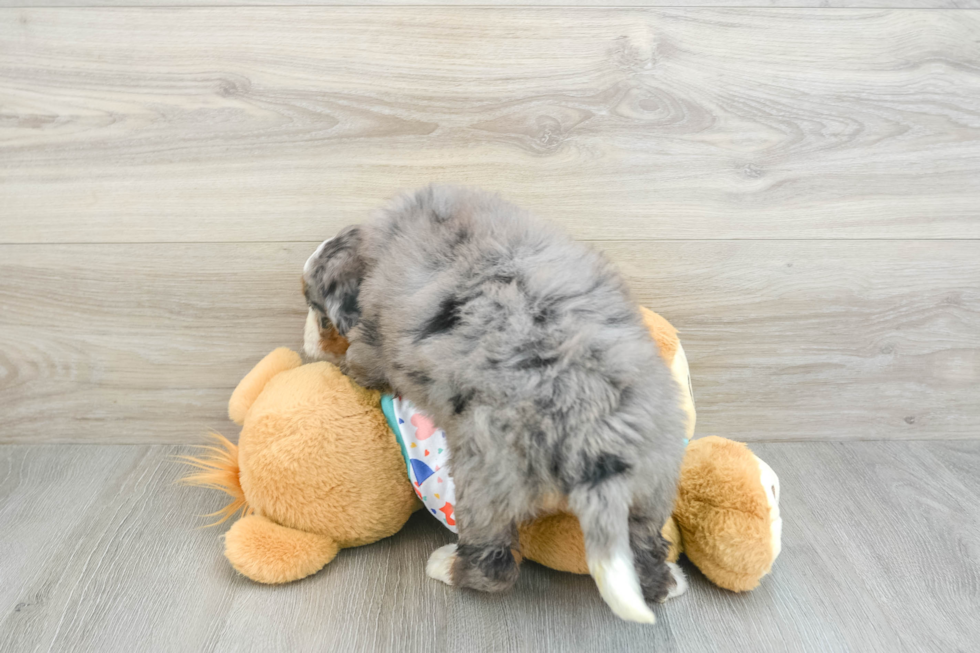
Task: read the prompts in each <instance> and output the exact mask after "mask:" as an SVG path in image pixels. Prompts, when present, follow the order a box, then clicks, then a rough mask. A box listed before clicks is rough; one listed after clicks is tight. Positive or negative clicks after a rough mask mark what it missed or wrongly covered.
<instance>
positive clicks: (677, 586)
mask: <svg viewBox="0 0 980 653" xmlns="http://www.w3.org/2000/svg"><path fill="white" fill-rule="evenodd" d="M664 512H665V511H664V510H663V508H662V507H659V506H657V505H656V504H655V503H654V502H653V501H651V500H649V499H638V500H634V503H633V507H632V508H631V509H630V516H629V532H630V548H631V549H632V551H633V560H634V562H635V564H636V571H637V574H638V575H639V577H640V587H641V588H642V589H643V596H644V598H645V599H646V600H647V601H656V602H657V603H663V602H664V601H666V600H667V599H670V598H674V597H675V596H680V595H681V594H683V593H684V592H685V591H686V590H687V579H686V578H685V576H684V572H683V571H681V568H680V567H679V566H678V565H677V564H675V563H670V562H667V561H666V559H667V551H668V549H669V543H668V542H667V540H665V539H664V537H663V535H661V530H662V529H663V524H664V522H665V521H666V519H667V517H666V515H665V514H663V513H664Z"/></svg>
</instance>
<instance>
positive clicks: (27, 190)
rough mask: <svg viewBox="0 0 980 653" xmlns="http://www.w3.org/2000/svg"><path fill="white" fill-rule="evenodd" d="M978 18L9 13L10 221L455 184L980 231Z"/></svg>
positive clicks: (19, 235)
mask: <svg viewBox="0 0 980 653" xmlns="http://www.w3.org/2000/svg"><path fill="white" fill-rule="evenodd" d="M168 4H169V3H168ZM978 32H980V13H978V12H971V11H909V10H901V9H896V10H865V9H856V10H846V9H842V10H833V11H828V10H825V9H800V10H767V9H743V10H734V9H733V10H722V9H696V10H695V9H691V10H685V9H658V10H635V9H616V8H607V9H574V8H560V9H558V8H556V9H546V8H538V9H533V8H527V9H519V8H510V9H507V8H499V9H489V8H479V9H474V8H458V9H453V8H445V7H443V8H433V7H415V8H411V7H405V8H398V7H388V8H385V9H384V10H381V9H379V8H370V7H365V8H356V7H354V8H351V7H332V8H331V7H319V8H318V7H289V8H274V7H269V8H261V7H252V8H248V7H236V8H198V9H181V8H174V7H167V8H161V9H141V8H129V9H85V10H71V9H36V10H33V9H7V10H0V44H2V45H0V107H2V109H0V182H2V185H0V210H2V219H0V242H6V243H14V242H20V243H34V242H51V243H54V242H95V243H97V242H151V241H153V242H171V241H182V242H202V241H227V240H239V241H292V240H297V241H300V240H304V241H305V240H314V239H317V238H319V237H320V236H321V234H323V233H330V232H332V230H334V229H336V228H338V227H339V226H341V225H343V224H347V223H350V222H356V221H360V220H361V219H363V217H364V215H365V214H366V212H367V211H368V210H369V209H370V208H372V207H374V206H375V205H376V204H377V203H379V202H380V201H382V200H383V199H384V198H385V197H387V196H389V195H390V194H391V193H392V192H394V190H396V189H399V188H405V187H413V186H416V185H419V184H422V183H426V182H428V181H431V180H434V179H436V180H445V181H455V182H463V183H470V184H477V185H481V186H485V187H490V188H497V189H501V190H505V191H506V193H507V195H508V196H509V197H511V198H512V199H514V200H516V201H518V202H520V203H522V204H524V205H526V206H528V207H529V208H531V209H533V210H535V211H537V212H539V213H541V214H542V215H544V216H545V217H548V218H551V219H554V220H556V221H559V222H561V223H562V224H564V225H565V226H567V227H568V228H569V229H570V230H571V231H572V232H573V233H574V234H575V235H576V236H577V237H579V238H583V239H595V240H602V239H651V238H765V239H768V238H787V237H789V238H962V237H972V238H977V237H980V213H978V210H980V209H978V206H980V110H978V107H980V41H978V40H977V39H976V34H977V33H978Z"/></svg>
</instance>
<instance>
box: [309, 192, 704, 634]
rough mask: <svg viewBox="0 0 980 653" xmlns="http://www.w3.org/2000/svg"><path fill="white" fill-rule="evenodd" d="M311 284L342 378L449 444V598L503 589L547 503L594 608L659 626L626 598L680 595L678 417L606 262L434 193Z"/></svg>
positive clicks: (327, 262) (357, 230) (312, 277)
mask: <svg viewBox="0 0 980 653" xmlns="http://www.w3.org/2000/svg"><path fill="white" fill-rule="evenodd" d="M304 279H305V281H306V283H307V293H306V294H307V299H308V301H309V304H310V306H311V307H312V308H313V309H315V310H316V311H317V312H319V313H320V314H321V315H322V316H323V317H326V318H328V319H329V320H330V322H331V323H332V324H333V325H334V326H335V327H336V329H337V331H338V332H339V333H340V334H341V335H343V336H346V337H347V338H348V340H349V341H350V348H349V349H348V350H347V352H346V357H345V361H344V369H345V370H346V371H347V372H348V373H349V374H350V375H351V376H352V377H353V378H354V379H355V380H357V381H358V382H359V383H361V384H363V385H365V386H368V387H391V388H393V389H394V390H395V391H396V392H398V393H400V394H402V395H404V396H406V397H407V398H408V399H410V400H412V401H413V402H414V403H415V404H416V405H418V406H419V408H420V409H421V410H423V411H424V412H425V413H427V414H428V415H430V416H431V417H432V418H433V419H434V421H435V422H436V423H437V424H439V425H440V426H441V427H442V428H443V429H444V430H445V432H446V437H447V441H448V443H449V445H450V449H451V451H452V465H453V474H454V479H455V482H456V498H457V510H456V515H457V523H458V528H459V549H458V551H457V553H456V559H455V561H454V563H453V566H452V578H453V581H454V583H455V584H457V585H462V586H466V587H472V588H475V589H480V590H488V591H496V590H501V589H506V588H507V587H509V586H510V585H512V584H513V582H514V581H515V579H516V578H517V564H516V561H515V560H514V558H513V556H512V555H511V553H510V551H511V548H512V547H514V546H516V545H517V540H516V537H517V524H518V523H520V522H521V521H524V520H527V519H529V518H532V517H534V516H536V515H538V514H540V513H541V512H542V509H543V507H545V506H548V505H551V504H553V503H554V502H555V501H556V497H557V498H559V499H560V500H565V501H567V505H568V507H569V509H570V510H571V511H572V512H574V513H575V514H576V516H577V517H578V519H579V522H580V524H581V525H582V528H583V531H584V533H585V544H586V551H587V553H588V556H587V557H588V559H589V564H590V569H592V571H593V576H595V577H596V581H597V584H598V585H599V588H600V591H601V592H602V594H603V598H604V599H606V601H607V603H609V604H610V606H611V607H613V609H614V610H615V611H616V612H617V614H619V615H620V616H622V617H624V618H627V619H632V620H637V621H652V620H653V615H652V613H651V612H650V611H649V610H648V609H646V607H645V606H644V605H643V599H642V598H640V597H639V593H638V590H637V589H636V588H637V587H642V590H643V595H644V597H645V598H646V599H647V600H648V601H653V600H655V601H660V600H663V599H664V598H665V597H666V596H667V595H668V593H669V591H670V590H671V589H672V587H673V585H674V581H673V578H672V576H671V574H670V571H669V569H668V567H667V566H666V564H665V554H666V550H667V544H666V542H664V541H663V539H662V538H661V537H660V528H661V526H662V525H663V523H664V521H665V520H666V518H667V516H668V515H669V514H670V510H671V506H672V505H673V498H674V494H675V491H676V485H677V479H678V473H679V469H680V462H681V458H682V456H683V451H684V447H683V438H684V433H685V429H684V421H685V416H684V413H683V411H682V410H680V408H679V405H678V404H679V396H680V395H679V389H678V388H677V386H676V384H675V383H674V382H673V380H672V378H671V373H670V370H669V369H668V368H667V366H666V365H665V364H664V362H663V360H662V359H661V358H660V357H659V356H658V355H657V350H656V347H655V345H654V343H653V342H652V341H651V338H650V334H649V331H648V330H647V328H646V327H645V326H644V324H643V320H642V319H641V316H640V313H639V311H638V310H637V308H636V307H635V306H634V305H633V303H632V302H631V300H630V298H629V294H628V292H627V289H626V285H625V283H624V282H623V280H622V279H621V277H620V276H619V274H618V273H617V272H616V270H615V269H614V268H613V266H612V265H611V264H610V263H609V262H608V261H607V260H606V259H605V258H604V257H603V256H601V255H600V254H599V253H597V252H596V251H594V250H592V249H590V248H588V247H586V246H584V245H582V244H580V243H577V242H575V241H573V240H572V239H571V238H569V237H568V236H567V235H565V234H564V233H562V232H559V231H558V230H556V229H555V228H553V227H551V226H550V225H548V224H547V223H544V222H542V221H539V220H537V219H535V218H533V217H532V216H530V215H528V214H527V213H525V212H523V211H522V210H520V209H518V208H517V207H515V206H513V205H511V204H508V203H507V202H504V201H503V200H501V199H500V198H499V197H497V196H495V195H490V194H487V193H483V192H479V191H474V190H467V189H460V188H454V187H442V186H430V187H428V188H425V189H423V190H421V191H418V192H415V193H412V194H409V195H405V196H403V197H401V198H399V199H398V200H396V201H395V202H394V203H392V204H391V205H390V206H389V207H388V208H387V209H385V210H384V211H382V212H380V213H379V214H378V215H377V216H375V217H374V218H373V219H371V220H370V221H368V222H367V223H365V224H363V225H359V226H352V227H347V228H346V229H344V230H342V231H341V232H340V233H339V234H338V235H337V236H336V237H334V238H333V239H331V240H330V241H328V242H325V243H324V245H322V246H321V247H320V248H319V249H318V251H317V252H316V253H314V256H313V257H311V259H310V261H309V262H308V263H307V266H306V270H305V274H304ZM634 570H635V573H634ZM637 577H638V578H637Z"/></svg>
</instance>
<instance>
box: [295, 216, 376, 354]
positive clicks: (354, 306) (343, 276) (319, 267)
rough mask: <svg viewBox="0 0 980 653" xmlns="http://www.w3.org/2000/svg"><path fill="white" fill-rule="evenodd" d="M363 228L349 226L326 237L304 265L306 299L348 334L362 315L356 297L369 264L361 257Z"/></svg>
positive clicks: (342, 333) (339, 330)
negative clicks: (334, 234) (332, 235)
mask: <svg viewBox="0 0 980 653" xmlns="http://www.w3.org/2000/svg"><path fill="white" fill-rule="evenodd" d="M361 244H362V236H361V228H360V227H356V226H353V227H346V228H345V229H343V230H342V231H341V232H340V233H339V234H337V235H336V236H335V237H333V238H331V239H329V240H325V241H323V243H321V244H320V246H319V247H317V249H316V251H315V252H313V255H312V256H311V257H310V258H309V259H308V260H307V261H306V265H305V266H303V281H304V282H305V287H306V301H307V303H309V305H310V306H312V307H313V308H315V309H316V310H317V311H319V312H320V313H321V314H323V315H326V316H327V317H328V318H329V319H330V322H332V323H333V325H334V326H335V327H336V328H337V332H338V333H340V335H342V336H346V335H347V332H348V331H350V330H351V329H352V328H354V326H355V325H356V324H357V321H358V319H359V318H360V315H361V310H360V306H359V305H358V301H357V297H358V294H359V293H360V290H361V281H362V280H363V279H364V273H365V270H366V265H365V264H364V259H363V258H362V257H361Z"/></svg>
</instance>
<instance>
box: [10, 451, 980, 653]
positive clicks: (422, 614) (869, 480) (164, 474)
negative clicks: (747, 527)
mask: <svg viewBox="0 0 980 653" xmlns="http://www.w3.org/2000/svg"><path fill="white" fill-rule="evenodd" d="M949 446H950V447H955V451H956V460H957V461H959V463H958V464H959V465H960V466H961V468H960V469H952V468H950V467H948V466H946V465H944V464H942V463H940V462H938V461H937V460H936V459H934V458H932V457H930V456H929V455H928V454H929V452H930V451H932V450H933V449H934V448H933V445H932V444H926V443H901V442H891V443H886V442H875V443H769V444H758V445H755V446H754V449H755V451H756V453H757V454H758V455H760V456H761V457H762V458H763V459H765V460H766V461H767V462H769V463H770V465H772V467H773V468H774V469H775V470H776V472H777V473H778V474H779V475H780V477H781V481H782V488H781V499H780V504H781V510H782V514H783V518H784V532H783V551H782V553H781V555H780V557H779V558H778V559H777V561H776V564H775V566H774V568H773V572H772V573H771V574H770V575H769V576H768V577H767V578H766V579H765V580H764V581H763V583H762V585H761V586H760V587H759V588H758V589H756V590H755V591H753V592H750V593H748V594H742V595H737V594H732V593H729V592H725V591H722V590H719V589H718V588H716V587H714V586H712V585H711V584H710V583H708V582H707V581H706V580H705V579H704V577H703V576H701V575H700V573H698V572H697V571H696V570H695V569H694V568H693V567H691V566H690V565H689V564H687V563H686V562H684V563H683V564H684V565H685V568H686V569H687V571H688V572H689V574H690V577H691V585H692V587H691V590H690V591H689V592H688V594H686V595H685V596H683V597H681V598H679V599H676V600H674V601H671V602H668V603H667V604H666V605H664V606H662V607H657V608H656V612H657V617H658V623H657V624H656V625H655V626H652V627H642V626H637V625H630V624H626V623H624V622H621V621H618V620H616V619H615V618H614V617H613V616H612V615H611V613H610V612H609V611H608V609H607V608H606V607H605V605H604V604H603V603H602V601H601V599H600V598H599V596H598V592H597V591H596V590H595V586H594V585H593V584H592V582H591V580H590V579H589V578H587V577H581V576H573V575H570V574H562V573H558V572H554V571H551V570H548V569H544V568H542V567H539V566H537V565H534V564H527V565H524V567H523V569H522V574H521V578H520V580H519V582H518V584H517V586H516V587H515V588H514V590H513V591H512V592H510V593H508V594H505V595H497V596H492V595H486V594H479V593H474V592H467V591H458V590H453V589H451V588H447V587H445V586H444V585H441V584H438V583H436V582H434V581H431V580H428V579H426V577H425V576H424V573H423V566H424V561H425V559H426V557H427V556H428V554H429V553H430V552H431V551H432V550H433V549H434V548H435V547H437V546H440V545H442V544H444V543H446V542H448V541H450V540H451V534H450V533H449V532H448V531H446V530H444V529H442V528H441V527H440V526H439V525H438V524H437V523H436V522H435V521H434V520H432V519H430V518H429V517H428V516H426V515H424V514H418V515H416V516H414V517H413V518H412V519H411V520H410V521H409V523H408V525H407V526H406V527H405V528H404V529H403V530H402V532H401V533H399V534H397V535H395V536H393V537H391V538H388V539H387V540H383V541H382V542H379V543H377V544H374V545H371V546H368V547H362V548H359V549H352V550H345V551H343V552H341V554H340V555H339V556H338V557H337V559H336V560H335V561H334V562H332V563H331V564H330V565H328V567H327V568H325V569H324V570H323V571H321V572H320V573H318V574H317V575H315V576H313V577H311V578H309V579H306V580H304V581H301V582H298V583H293V584H290V585H285V586H278V587H270V586H260V585H257V584H254V583H251V582H250V581H247V580H245V579H244V578H243V577H241V576H238V575H236V574H235V573H234V572H233V571H232V570H231V568H230V566H229V565H228V564H227V562H226V561H225V559H224V558H223V557H222V555H221V539H220V535H221V529H220V528H219V529H198V528H197V526H198V525H199V524H200V523H201V520H200V519H198V518H196V517H195V514H200V513H203V512H209V511H211V510H214V509H215V508H216V507H217V506H218V505H219V503H220V501H221V500H220V497H218V496H217V495H216V494H215V493H213V492H208V491H204V490H199V489H191V488H181V487H176V486H175V485H174V481H175V480H176V478H177V477H178V476H179V474H180V473H181V470H180V469H179V468H178V466H177V465H176V464H175V463H174V462H173V460H172V459H171V456H172V455H173V454H176V453H179V452H180V451H181V449H180V448H177V447H171V446H154V447H147V446H81V445H74V446H71V445H59V446H9V445H8V446H3V447H0V534H2V536H0V547H2V548H0V551H2V553H3V555H0V578H2V579H3V580H4V582H3V583H0V650H4V651H28V650H52V651H70V650H97V651H105V652H106V653H111V652H113V651H132V650H149V649H152V650H163V651H171V650H172V651H230V650H234V651H313V650H317V651H322V650H343V651H370V652H376V651H377V652H384V651H399V652H402V651H404V652H407V653H412V652H415V651H419V652H422V651H426V652H432V653H441V652H443V651H499V650H508V651H515V652H524V651H527V652H534V653H551V652H566V651H582V650H601V651H609V652H611V653H613V652H619V651H649V650H657V651H665V652H674V651H677V652H682V653H688V652H691V653H694V652H699V651H705V650H710V651H719V652H727V651H760V652H763V651H773V652H777V651H778V652H780V653H796V652H798V651H812V652H814V653H817V652H819V653H827V652H836V651H862V652H864V651H869V652H877V651H881V652H888V653H894V652H896V651H910V652H911V651H914V652H920V651H952V650H964V651H966V650H972V648H973V647H974V643H975V642H976V641H977V639H978V638H980V622H978V621H977V620H976V619H975V615H976V612H977V609H978V608H980V573H978V569H980V550H978V549H977V547H976V542H977V535H978V533H980V512H978V508H977V506H978V505H980V501H978V499H980V496H978V495H976V494H975V493H973V491H972V490H971V489H970V484H971V483H972V484H974V485H975V478H976V475H975V473H974V474H973V478H972V479H971V478H968V477H969V476H970V473H971V470H972V472H976V470H977V465H978V464H980V442H963V443H955V444H951V445H949ZM923 454H925V455H923ZM964 461H969V463H966V462H964ZM967 464H969V465H972V467H966V466H965V465H967ZM93 469H97V470H99V473H98V474H93V473H92V470H93ZM39 543H40V545H39Z"/></svg>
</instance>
